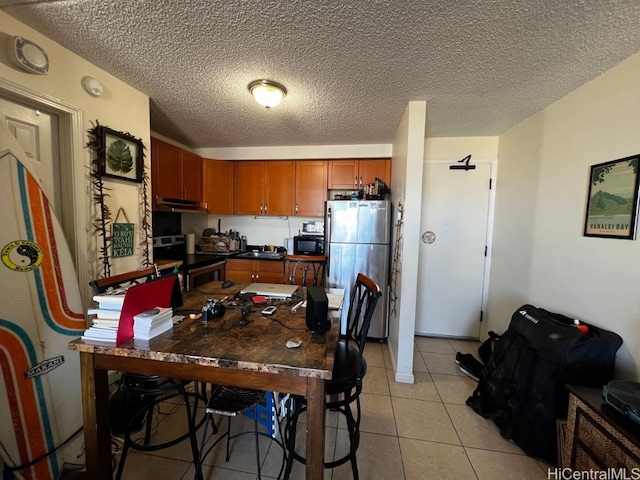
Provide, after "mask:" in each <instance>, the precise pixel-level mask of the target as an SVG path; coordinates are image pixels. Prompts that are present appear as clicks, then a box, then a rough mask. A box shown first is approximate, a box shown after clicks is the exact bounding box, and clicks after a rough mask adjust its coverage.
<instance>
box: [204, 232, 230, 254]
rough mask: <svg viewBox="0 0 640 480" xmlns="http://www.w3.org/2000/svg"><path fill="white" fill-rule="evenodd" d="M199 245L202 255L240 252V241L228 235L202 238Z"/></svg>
mask: <svg viewBox="0 0 640 480" xmlns="http://www.w3.org/2000/svg"><path fill="white" fill-rule="evenodd" d="M198 245H199V246H200V251H201V252H202V253H230V252H235V251H237V250H240V241H239V240H238V239H236V238H230V237H228V236H226V235H211V236H210V237H201V238H200V241H199V242H198Z"/></svg>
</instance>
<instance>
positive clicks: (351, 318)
mask: <svg viewBox="0 0 640 480" xmlns="http://www.w3.org/2000/svg"><path fill="white" fill-rule="evenodd" d="M381 296H382V290H380V287H379V286H378V284H377V283H376V282H374V281H373V280H372V279H370V278H369V277H367V276H366V275H364V274H362V273H358V276H357V278H356V281H355V283H354V284H353V289H352V290H351V299H350V301H349V311H348V312H347V331H346V334H345V336H344V340H345V341H346V342H347V344H348V343H349V342H354V343H356V344H357V346H358V350H359V352H360V353H359V361H361V358H362V353H363V351H364V346H365V343H366V341H367V334H368V333H369V326H370V325H371V317H373V312H374V310H375V308H376V305H377V303H378V299H379V298H380V297H381Z"/></svg>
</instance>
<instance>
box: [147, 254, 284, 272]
mask: <svg viewBox="0 0 640 480" xmlns="http://www.w3.org/2000/svg"><path fill="white" fill-rule="evenodd" d="M241 253H243V252H238V253H234V254H231V255H228V254H225V255H219V254H215V253H196V254H194V255H185V257H184V259H183V260H182V261H181V262H182V268H183V269H193V268H199V267H205V266H207V265H213V264H215V263H218V262H223V261H225V260H228V259H230V258H234V259H238V260H256V259H255V258H242V257H239V256H238V255H240V254H241ZM259 260H264V261H267V262H282V261H284V258H260V259H259ZM171 261H172V260H158V261H157V262H171ZM175 261H178V260H175ZM157 262H156V263H157Z"/></svg>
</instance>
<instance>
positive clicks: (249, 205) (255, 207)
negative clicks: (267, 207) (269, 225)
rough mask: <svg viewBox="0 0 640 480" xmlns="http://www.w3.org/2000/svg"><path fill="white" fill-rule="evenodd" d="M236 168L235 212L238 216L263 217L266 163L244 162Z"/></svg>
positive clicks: (238, 163) (239, 163) (236, 165)
mask: <svg viewBox="0 0 640 480" xmlns="http://www.w3.org/2000/svg"><path fill="white" fill-rule="evenodd" d="M234 167H235V200H236V202H235V204H236V205H235V212H236V213H237V214H238V215H263V211H264V162H263V161H254V160H248V161H245V160H242V161H236V162H234Z"/></svg>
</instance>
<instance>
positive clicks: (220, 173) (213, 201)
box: [202, 158, 234, 214]
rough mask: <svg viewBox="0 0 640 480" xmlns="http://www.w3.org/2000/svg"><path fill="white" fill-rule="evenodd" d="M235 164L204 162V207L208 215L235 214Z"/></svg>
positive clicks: (208, 159)
mask: <svg viewBox="0 0 640 480" xmlns="http://www.w3.org/2000/svg"><path fill="white" fill-rule="evenodd" d="M233 186H234V185H233V162H232V161H230V160H214V159H210V158H205V159H203V160H202V206H203V207H204V208H205V209H206V210H207V212H208V213H227V214H231V213H233V191H234V189H233Z"/></svg>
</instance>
